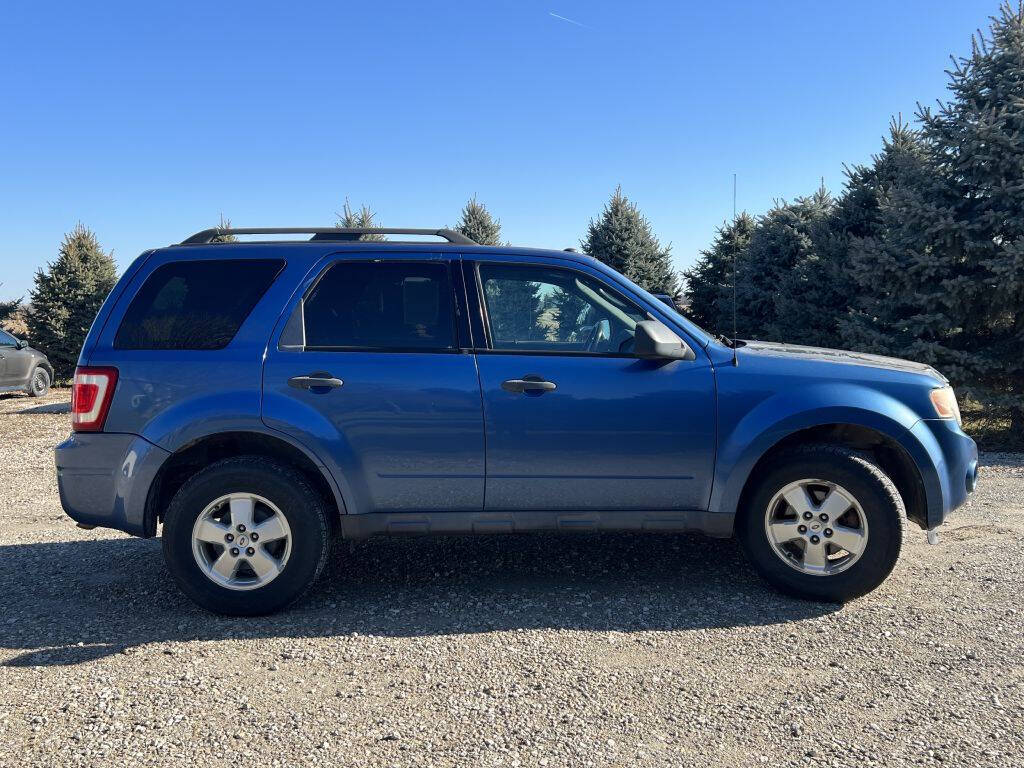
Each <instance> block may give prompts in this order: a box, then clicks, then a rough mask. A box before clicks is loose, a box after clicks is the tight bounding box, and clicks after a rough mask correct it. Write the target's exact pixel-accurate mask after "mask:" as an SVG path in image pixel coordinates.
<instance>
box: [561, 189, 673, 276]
mask: <svg viewBox="0 0 1024 768" xmlns="http://www.w3.org/2000/svg"><path fill="white" fill-rule="evenodd" d="M580 246H581V247H582V249H583V251H584V252H585V253H589V254H590V255H591V256H593V257H594V258H595V259H598V260H599V261H603V262H604V263H605V264H607V265H608V266H610V267H611V268H612V269H615V270H617V271H619V272H621V273H622V274H624V275H625V276H626V277H628V278H629V279H631V280H632V281H633V282H635V283H637V284H638V285H639V286H640V287H641V288H645V289H647V290H648V291H651V292H652V293H667V294H668V295H670V296H675V294H676V291H677V289H678V284H677V281H676V273H675V271H674V270H673V268H672V258H671V256H670V254H669V251H670V250H671V246H666V247H664V248H662V246H661V243H659V242H658V239H657V238H656V237H655V236H654V233H653V232H652V231H651V225H650V223H649V222H648V221H647V219H645V218H644V217H643V216H642V215H641V213H640V211H639V210H638V209H637V207H636V204H635V203H631V202H630V201H629V199H628V198H626V196H625V195H623V194H622V187H616V189H615V194H613V195H612V197H611V199H610V200H609V201H608V203H607V204H606V205H605V207H604V210H603V211H602V212H601V216H600V217H599V218H598V219H597V221H594V220H593V219H591V221H590V226H589V228H588V230H587V237H586V239H585V240H583V241H581V242H580Z"/></svg>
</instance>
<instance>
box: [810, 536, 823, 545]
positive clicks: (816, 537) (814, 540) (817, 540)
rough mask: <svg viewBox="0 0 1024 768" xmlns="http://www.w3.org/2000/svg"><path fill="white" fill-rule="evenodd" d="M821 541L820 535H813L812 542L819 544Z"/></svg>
mask: <svg viewBox="0 0 1024 768" xmlns="http://www.w3.org/2000/svg"><path fill="white" fill-rule="evenodd" d="M819 541H821V538H820V537H818V536H811V544H817V543H818V542H819Z"/></svg>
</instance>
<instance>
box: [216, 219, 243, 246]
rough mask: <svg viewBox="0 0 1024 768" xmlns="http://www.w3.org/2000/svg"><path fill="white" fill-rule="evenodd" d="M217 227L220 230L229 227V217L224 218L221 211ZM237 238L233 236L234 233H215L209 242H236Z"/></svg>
mask: <svg viewBox="0 0 1024 768" xmlns="http://www.w3.org/2000/svg"><path fill="white" fill-rule="evenodd" d="M217 229H220V230H225V229H231V219H225V218H224V214H223V213H222V214H221V215H220V223H219V224H218V225H217ZM237 240H238V238H237V237H235V236H234V235H229V234H227V233H225V234H219V235H217V236H216V237H215V238H213V240H211V241H210V242H211V243H234V242H237Z"/></svg>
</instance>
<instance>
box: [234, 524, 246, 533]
mask: <svg viewBox="0 0 1024 768" xmlns="http://www.w3.org/2000/svg"><path fill="white" fill-rule="evenodd" d="M235 529H236V530H237V531H238V532H239V533H245V526H244V525H237V526H235Z"/></svg>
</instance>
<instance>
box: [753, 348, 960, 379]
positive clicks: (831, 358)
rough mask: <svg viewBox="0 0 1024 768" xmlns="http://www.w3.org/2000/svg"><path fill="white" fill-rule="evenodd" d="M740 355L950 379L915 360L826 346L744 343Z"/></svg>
mask: <svg viewBox="0 0 1024 768" xmlns="http://www.w3.org/2000/svg"><path fill="white" fill-rule="evenodd" d="M742 344H743V346H741V347H740V350H739V351H740V354H744V353H747V354H749V353H753V354H756V355H764V356H767V357H779V358H786V359H790V360H815V361H818V362H823V363H845V364H847V365H860V366H867V367H870V368H882V369H885V370H889V371H906V372H907V373H918V374H924V375H925V376H931V377H932V378H934V379H935V380H936V381H939V382H941V383H943V384H946V383H948V380H947V379H946V377H945V376H943V375H942V374H941V373H939V372H938V371H936V370H935V369H934V368H932V367H931V366H930V365H926V364H925V363H915V362H913V361H912V360H901V359H899V358H898V357H884V356H883V355H869V354H867V353H865V352H850V351H848V350H845V349H827V348H825V347H804V346H800V345H799V344H782V343H778V342H772V341H744V342H742Z"/></svg>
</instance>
